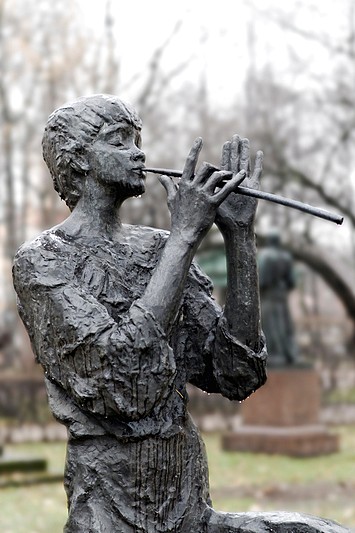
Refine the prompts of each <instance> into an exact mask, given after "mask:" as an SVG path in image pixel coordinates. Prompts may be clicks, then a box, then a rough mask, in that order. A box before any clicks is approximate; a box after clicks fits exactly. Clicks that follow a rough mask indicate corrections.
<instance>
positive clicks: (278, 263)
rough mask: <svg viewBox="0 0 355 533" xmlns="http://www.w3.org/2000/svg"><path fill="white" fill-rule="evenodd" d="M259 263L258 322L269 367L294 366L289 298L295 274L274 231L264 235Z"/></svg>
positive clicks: (294, 352)
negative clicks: (259, 313)
mask: <svg viewBox="0 0 355 533" xmlns="http://www.w3.org/2000/svg"><path fill="white" fill-rule="evenodd" d="M258 264H259V285H260V299H261V323H262V327H263V331H264V333H265V337H266V342H267V349H268V354H269V365H270V366H288V365H294V364H296V362H297V356H298V353H297V352H298V351H297V346H296V341H295V336H294V329H293V324H292V318H291V315H290V309H289V302H288V296H289V292H290V291H291V290H292V289H293V288H294V287H295V271H294V265H293V260H292V257H291V255H290V254H289V253H288V252H287V251H286V250H283V249H282V246H281V237H280V233H279V231H278V230H277V229H273V230H270V231H269V233H267V234H266V236H265V246H264V247H263V248H262V249H261V250H260V252H259V255H258Z"/></svg>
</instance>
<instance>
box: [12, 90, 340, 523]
mask: <svg viewBox="0 0 355 533" xmlns="http://www.w3.org/2000/svg"><path fill="white" fill-rule="evenodd" d="M140 132H141V121H140V119H139V118H138V116H137V115H136V113H135V111H134V110H133V109H132V108H131V107H130V106H128V105H126V104H125V103H123V102H122V101H120V100H118V99H117V98H116V97H114V96H107V95H95V96H91V97H84V98H80V99H78V100H77V101H75V102H72V103H70V104H67V105H66V106H63V107H61V108H60V109H58V110H57V111H55V112H54V113H53V114H52V115H51V117H50V118H49V120H48V123H47V126H46V130H45V134H44V138H43V152H44V158H45V161H46V163H47V165H48V167H49V169H50V172H51V175H52V177H53V181H54V186H55V188H56V190H57V191H58V193H59V194H60V195H61V197H62V198H63V199H64V200H65V201H66V202H67V204H68V206H69V207H70V209H71V211H72V213H71V215H70V216H69V218H68V219H67V220H65V221H64V222H63V223H62V224H60V225H59V226H57V227H54V228H52V229H50V230H48V231H45V232H44V233H42V234H41V235H40V236H39V237H38V238H37V239H35V240H34V241H33V242H31V243H28V244H25V245H23V246H22V247H21V248H20V250H19V251H18V253H17V255H16V258H15V262H14V283H15V288H16V291H17V294H18V301H19V312H20V314H21V317H22V319H23V321H24V323H25V325H26V327H27V330H28V332H29V335H30V338H31V341H32V345H33V349H34V352H35V354H36V357H37V360H38V361H39V362H40V364H41V365H42V366H43V368H44V371H45V379H46V385H47V390H48V397H49V402H50V405H51V408H52V410H53V413H54V415H55V416H56V417H57V419H58V420H59V421H61V422H62V423H63V424H65V425H66V426H67V428H68V432H69V442H68V451H67V465H66V472H65V488H66V492H67V495H68V506H69V517H68V521H67V524H66V526H65V531H66V533H79V532H80V533H113V532H117V533H118V532H119V533H133V532H135V533H137V532H146V533H157V532H179V533H191V532H192V531H194V532H196V533H202V532H210V533H212V532H220V531H224V532H227V531H228V532H233V531H235V532H237V531H258V532H262V531H270V527H273V528H274V531H294V530H295V529H294V528H295V527H298V526H297V524H303V525H302V526H301V527H302V528H303V529H301V527H300V529H298V531H310V532H311V531H312V532H313V531H332V532H333V533H334V532H336V531H339V532H340V531H345V529H343V528H341V527H340V526H339V527H338V526H337V525H335V524H332V525H330V524H328V523H326V522H325V521H321V520H319V519H316V518H307V517H304V516H301V515H298V514H291V515H289V514H284V515H275V514H271V513H268V514H248V513H247V514H240V515H239V514H237V515H232V514H231V515H229V514H223V513H218V512H216V511H214V510H213V509H212V507H211V501H210V497H209V490H208V471H207V463H206V459H205V452H204V447H203V443H202V441H201V440H200V437H199V434H198V431H197V429H196V427H195V426H194V424H193V422H192V420H191V419H190V417H189V415H188V412H187V407H186V406H187V395H186V390H185V385H186V383H187V382H191V383H193V384H195V385H197V386H198V387H201V388H202V389H203V390H205V391H209V392H221V393H222V394H224V395H225V396H227V397H228V398H230V399H236V400H243V399H244V398H246V397H247V396H248V395H249V394H251V393H252V392H253V391H254V390H255V389H256V388H258V387H260V386H261V385H262V384H263V383H264V381H265V379H266V374H265V361H266V351H265V347H264V342H263V337H262V334H261V331H260V317H259V302H258V284H257V266H256V254H255V245H254V232H253V221H254V215H255V209H256V200H255V199H253V198H248V197H245V196H243V197H242V196H240V195H236V194H234V193H233V190H235V189H236V187H237V186H238V184H239V183H240V182H241V181H242V180H243V179H244V178H245V179H244V183H246V185H247V186H249V187H255V186H257V182H258V178H259V176H260V174H261V164H262V154H261V153H258V155H257V158H256V162H255V168H254V171H253V173H252V174H251V175H249V144H248V141H247V140H246V139H243V140H241V139H240V138H239V137H238V136H235V137H233V139H232V141H231V142H228V143H226V144H225V145H224V148H223V157H222V168H223V170H222V171H216V169H215V168H214V167H213V166H211V165H209V164H207V163H203V164H202V165H201V166H200V167H199V169H198V170H197V171H196V164H197V159H198V155H199V152H200V150H201V147H202V141H201V139H197V140H196V141H195V143H194V144H193V147H192V148H191V151H190V153H189V156H188V158H187V161H186V164H185V168H184V172H183V176H182V179H181V182H180V186H179V188H178V189H177V188H176V187H175V186H174V185H173V184H172V182H171V180H170V178H168V177H166V176H165V177H164V176H163V177H162V178H161V182H162V184H163V185H164V187H165V188H166V190H167V194H168V202H169V205H170V209H171V232H170V234H168V233H166V232H164V231H159V230H155V229H152V228H147V227H142V226H135V227H133V226H129V225H125V224H122V223H121V221H120V218H119V209H120V206H121V204H122V202H124V200H126V199H127V198H129V197H131V196H133V195H140V194H142V193H143V192H144V189H145V172H144V162H145V156H144V153H143V152H142V150H141V148H140V146H141V138H140ZM226 177H229V178H231V179H230V180H229V181H228V183H227V184H226V185H224V186H223V187H218V185H219V184H220V183H221V181H222V180H223V179H225V178H226ZM214 221H215V222H216V223H217V224H218V226H219V228H220V229H221V231H222V233H223V236H224V238H225V243H226V251H227V261H228V290H227V301H226V305H225V308H224V310H223V311H222V310H221V309H220V308H219V307H218V306H217V305H216V303H215V301H214V300H213V299H212V298H211V285H210V282H209V280H208V279H207V278H206V277H205V276H204V274H203V273H202V272H201V271H200V270H199V269H198V267H197V266H196V265H195V264H194V263H193V257H194V254H195V252H196V250H197V247H198V245H199V243H200V242H201V240H202V239H203V237H204V236H205V234H206V232H207V231H208V229H209V228H210V227H211V225H212V223H213V222H214ZM282 516H283V518H284V519H283V523H284V524H285V525H284V526H282V527H281V526H280V520H281V522H282V518H281V517H282ZM295 524H296V526H295ZM312 524H313V525H314V527H313V526H312ZM270 525H271V526H270ZM320 525H323V526H324V529H321V528H320ZM312 527H313V529H312ZM317 527H318V529H317Z"/></svg>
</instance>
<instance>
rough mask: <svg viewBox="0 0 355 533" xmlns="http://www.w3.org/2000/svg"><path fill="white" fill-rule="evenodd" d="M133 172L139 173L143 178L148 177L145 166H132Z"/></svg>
mask: <svg viewBox="0 0 355 533" xmlns="http://www.w3.org/2000/svg"><path fill="white" fill-rule="evenodd" d="M132 172H134V173H135V174H139V176H140V177H141V178H143V179H145V177H146V172H145V167H135V168H132Z"/></svg>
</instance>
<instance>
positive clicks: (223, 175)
mask: <svg viewBox="0 0 355 533" xmlns="http://www.w3.org/2000/svg"><path fill="white" fill-rule="evenodd" d="M232 177H233V174H232V172H231V171H230V170H220V171H219V172H214V173H213V174H212V176H211V177H210V179H209V180H208V183H206V187H205V189H206V190H208V191H209V192H210V193H214V191H215V188H216V187H218V186H220V187H223V185H224V183H223V180H231V179H232ZM243 179H244V178H243Z"/></svg>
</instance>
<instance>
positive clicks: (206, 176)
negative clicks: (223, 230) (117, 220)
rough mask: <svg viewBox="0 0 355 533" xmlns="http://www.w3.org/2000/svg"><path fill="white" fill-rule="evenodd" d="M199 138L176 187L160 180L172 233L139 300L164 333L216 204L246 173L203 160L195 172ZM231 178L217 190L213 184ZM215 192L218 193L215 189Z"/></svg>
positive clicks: (174, 310)
mask: <svg viewBox="0 0 355 533" xmlns="http://www.w3.org/2000/svg"><path fill="white" fill-rule="evenodd" d="M201 148H202V140H201V139H196V141H195V143H194V145H193V146H192V148H191V151H190V153H189V156H188V158H187V160H186V164H185V167H184V171H183V174H182V177H181V181H180V185H179V188H178V190H175V189H174V190H172V189H171V188H172V187H173V185H172V183H171V180H170V178H168V177H162V178H161V181H162V183H163V185H164V186H165V188H166V190H167V192H168V201H170V200H171V202H170V210H171V232H170V236H169V238H168V239H167V242H166V245H165V248H164V251H163V253H162V256H161V258H160V260H159V263H158V265H157V266H156V268H155V270H154V273H153V275H152V277H151V280H150V282H149V284H148V286H147V288H146V290H145V292H144V295H143V296H142V298H141V299H140V301H141V303H142V305H144V307H145V308H146V309H150V310H151V312H152V314H153V315H154V316H155V318H156V320H157V321H158V322H159V324H160V325H161V327H162V328H163V329H164V331H165V332H166V333H168V332H169V331H170V330H171V327H172V325H173V323H174V320H175V318H176V314H177V312H178V309H179V307H180V304H181V300H182V294H183V291H184V289H185V284H186V279H187V275H188V271H189V268H190V265H191V262H192V259H193V257H194V255H195V253H196V251H197V248H198V246H199V244H200V243H201V241H202V239H203V237H204V236H205V235H206V233H207V232H208V230H209V229H210V227H211V226H212V224H213V222H214V220H215V217H216V211H217V209H218V207H219V205H220V204H221V203H222V202H223V201H224V200H225V199H226V198H227V196H228V195H229V194H230V193H231V192H232V191H233V190H235V189H236V188H237V186H238V185H239V184H240V183H241V181H242V180H243V179H244V175H245V172H244V171H241V172H239V173H238V174H235V175H232V172H230V171H217V172H216V168H215V167H213V166H212V165H209V164H208V163H203V164H202V165H201V167H200V168H199V169H198V171H197V172H196V174H195V168H196V164H197V159H198V156H199V153H200V151H201ZM226 178H231V179H230V181H228V183H227V184H226V185H224V186H223V187H222V188H220V189H216V187H217V186H218V185H219V184H220V183H221V182H222V181H223V180H224V179H226ZM216 191H217V192H216Z"/></svg>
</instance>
